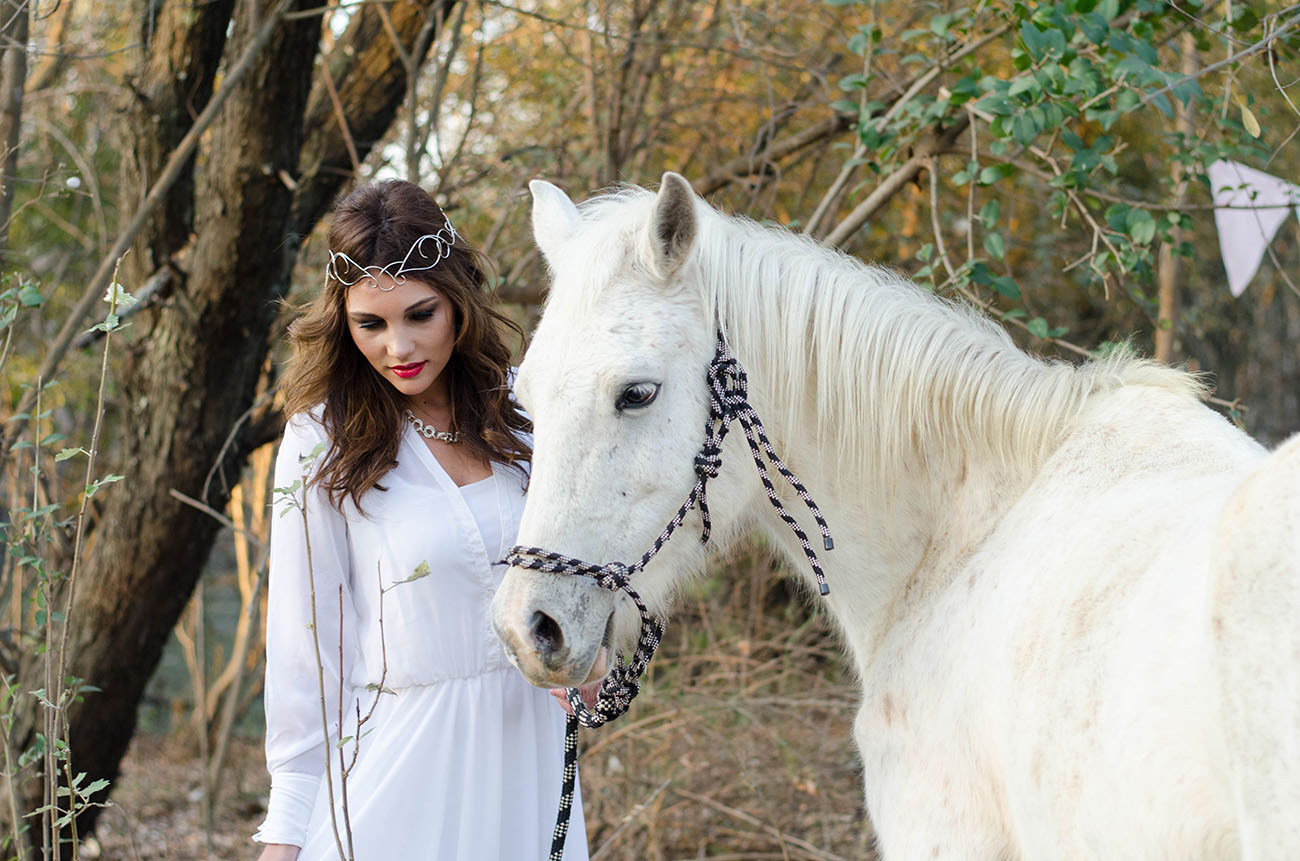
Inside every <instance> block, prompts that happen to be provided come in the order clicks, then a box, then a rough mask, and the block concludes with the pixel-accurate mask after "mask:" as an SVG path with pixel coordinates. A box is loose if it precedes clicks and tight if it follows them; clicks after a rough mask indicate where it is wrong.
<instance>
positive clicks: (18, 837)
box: [0, 677, 27, 859]
mask: <svg viewBox="0 0 1300 861" xmlns="http://www.w3.org/2000/svg"><path fill="white" fill-rule="evenodd" d="M17 694H18V686H17V685H16V684H14V679H13V678H12V677H8V678H5V679H4V702H5V715H4V736H3V738H0V742H3V743H4V757H5V783H6V784H7V786H6V788H7V789H8V790H9V799H8V801H9V825H10V827H11V828H13V849H14V852H15V854H16V855H17V856H18V858H20V859H26V858H27V841H26V839H25V838H24V834H23V828H22V821H23V820H22V818H21V817H20V816H19V815H18V792H17V789H18V787H17V784H16V782H15V780H14V778H15V777H16V776H17V771H15V769H14V751H13V746H14V745H13V739H12V738H11V737H10V731H11V730H12V729H13V725H14V711H13V710H14V705H15V699H16V697H17Z"/></svg>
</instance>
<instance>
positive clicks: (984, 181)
mask: <svg viewBox="0 0 1300 861" xmlns="http://www.w3.org/2000/svg"><path fill="white" fill-rule="evenodd" d="M1005 175H1006V174H1004V173H1003V172H1002V168H1001V166H996V167H986V168H983V169H982V170H980V185H992V184H993V183H995V182H997V181H998V180H999V179H1001V178H1002V177H1003V176H1005Z"/></svg>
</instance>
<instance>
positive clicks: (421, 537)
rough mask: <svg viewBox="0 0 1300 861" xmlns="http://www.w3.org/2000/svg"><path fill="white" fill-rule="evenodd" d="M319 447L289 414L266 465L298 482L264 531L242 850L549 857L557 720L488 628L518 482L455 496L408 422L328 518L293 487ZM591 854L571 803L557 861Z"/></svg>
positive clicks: (499, 477) (478, 859)
mask: <svg viewBox="0 0 1300 861" xmlns="http://www.w3.org/2000/svg"><path fill="white" fill-rule="evenodd" d="M326 445H328V442H327V435H326V433H325V431H324V429H323V428H322V426H321V425H320V423H319V422H318V420H317V419H316V418H315V417H313V416H308V415H299V416H295V417H294V418H293V419H292V420H291V421H290V422H289V424H288V427H287V428H286V430H285V436H284V441H283V443H282V444H281V446H280V452H279V455H278V456H277V459H276V469H275V486H276V487H277V488H281V489H283V488H290V487H294V486H295V482H299V484H298V485H297V486H296V487H295V489H294V490H293V492H292V493H287V492H285V491H283V490H280V491H277V494H276V496H277V498H276V502H275V513H276V515H277V516H276V518H275V520H274V523H273V526H272V530H271V557H270V584H269V589H270V595H269V618H268V621H267V646H266V650H267V660H266V667H267V669H266V693H265V701H266V758H267V767H268V770H269V771H270V772H271V796H270V801H269V803H268V806H267V815H266V821H265V822H263V823H262V826H261V828H259V829H258V832H257V834H256V835H254V838H253V839H254V840H257V841H260V842H262V843H288V844H293V845H298V846H302V847H303V850H302V854H301V855H300V861H321V859H336V858H339V857H340V854H339V845H340V843H341V845H342V848H343V853H344V854H343V857H344V858H347V857H352V858H355V859H356V861H389V859H403V860H404V861H416V859H457V861H498V859H499V861H506V859H510V861H529V859H544V858H546V856H547V853H548V851H549V849H550V843H551V832H552V829H553V827H554V824H555V813H556V809H557V807H558V805H559V798H560V783H561V776H562V770H563V739H564V712H563V711H562V710H561V709H560V707H559V704H558V703H557V702H556V701H555V700H554V699H553V698H552V697H551V696H550V695H549V694H547V692H546V691H543V690H541V689H538V688H535V687H533V686H532V685H530V684H528V683H527V682H526V681H525V680H524V678H523V677H522V676H521V675H520V674H519V672H518V671H517V670H515V669H514V668H513V667H512V666H511V665H510V664H509V662H508V661H507V660H506V657H505V654H504V652H503V651H502V648H501V645H500V643H499V642H498V640H497V638H496V636H495V634H494V633H493V632H492V627H491V622H490V614H489V605H490V602H491V600H492V594H493V592H494V591H495V590H496V587H497V585H498V584H499V583H500V580H501V577H502V575H503V574H504V566H502V565H496V564H493V563H494V562H496V560H498V559H501V558H502V557H503V556H504V555H505V552H506V550H507V548H508V547H509V546H510V545H511V544H513V542H514V537H515V533H516V530H517V527H518V524H519V516H520V513H521V512H522V509H523V501H524V497H523V488H524V480H523V478H522V476H520V475H519V474H518V472H517V471H515V470H513V469H510V468H508V467H504V466H502V465H500V464H495V463H494V464H493V465H492V475H491V476H490V477H489V478H486V479H484V480H482V481H480V482H476V483H474V484H470V485H467V486H465V487H457V486H456V484H455V483H454V482H453V481H452V480H451V478H450V476H448V475H447V473H446V471H444V470H443V469H442V467H441V465H440V464H439V463H438V460H437V458H435V457H434V456H433V454H432V452H430V451H429V449H428V447H427V446H426V444H425V443H424V441H423V440H422V439H420V437H418V436H417V435H416V434H415V431H414V430H412V429H411V428H409V427H407V428H406V430H405V433H404V435H403V437H402V441H401V445H400V447H399V450H398V453H397V461H398V462H397V466H396V467H394V468H393V470H392V471H391V472H389V473H388V474H387V475H385V476H384V477H383V479H382V480H381V481H380V486H381V487H383V488H384V490H383V491H379V490H377V489H376V490H371V491H370V492H368V493H366V494H365V495H363V497H362V500H361V510H358V509H357V507H356V506H355V505H353V504H352V503H351V501H346V502H345V503H344V504H343V507H342V511H340V510H339V509H337V508H334V507H333V506H331V505H330V504H329V501H328V498H327V497H326V494H325V492H324V491H323V490H321V489H319V488H317V487H312V488H310V489H308V490H306V491H305V492H304V491H303V489H302V487H303V485H304V484H305V483H306V482H305V477H309V476H310V475H311V470H312V465H313V464H314V463H315V462H316V460H317V459H318V458H319V457H320V456H322V455H323V453H324V450H325V447H326ZM304 512H305V517H304V514H303V513H304ZM304 520H305V524H306V530H305V531H304ZM309 555H310V570H311V572H312V574H313V576H314V581H315V595H316V612H317V618H316V632H317V634H318V636H319V644H320V645H319V655H320V661H319V667H320V668H321V669H322V670H323V676H324V687H325V691H326V696H325V700H326V703H327V708H326V718H325V719H326V721H327V722H328V723H329V726H330V735H331V738H330V741H329V743H328V745H327V744H326V743H325V733H324V729H323V726H322V713H321V683H320V681H319V676H320V675H321V674H322V673H321V670H318V662H317V648H316V645H315V643H314V642H313V635H312V619H311V603H312V602H311V594H312V584H311V581H310V579H309V576H308V570H309V566H308V557H309ZM426 563H427V572H428V573H427V574H424V576H418V575H419V574H423V573H424V571H425V568H424V565H425V564H426ZM413 576H414V579H411V578H412V577H413ZM403 581H405V582H403ZM381 584H382V589H381ZM381 595H382V599H381ZM381 618H382V623H381ZM340 634H341V639H340ZM340 679H342V680H343V685H342V687H343V690H342V704H343V707H342V709H340V681H339V680H340ZM381 685H382V689H383V692H382V693H380V692H379V691H378V689H379V687H380V686H381ZM372 704H373V705H374V711H373V713H371V715H370V717H369V718H368V719H367V720H366V721H365V722H364V724H363V725H362V727H361V731H360V733H358V732H357V729H356V724H357V714H358V710H359V713H360V714H361V715H362V716H363V717H364V716H365V715H366V714H367V713H368V712H370V709H371V706H372ZM340 712H342V714H343V719H342V725H343V730H342V733H341V736H342V739H343V741H342V743H341V744H340V743H339V741H338V738H339V736H340V733H339V729H338V727H339V715H340ZM340 748H341V749H342V751H343V753H344V759H345V761H346V762H347V763H352V756H353V752H354V749H355V753H356V759H355V763H352V764H351V765H350V770H349V773H348V776H347V780H346V785H344V782H343V781H342V780H341V778H340V773H339V769H340V765H339V756H338V751H339V750H340ZM327 755H328V757H329V761H330V772H331V774H330V775H329V779H326V773H325V772H326V757H327ZM344 790H346V802H347V803H346V808H347V822H346V824H345V821H344V804H343V794H344ZM331 798H333V799H334V802H333V804H331ZM331 811H332V812H333V816H331ZM349 831H350V833H351V849H349V844H348V832H349ZM336 834H337V835H338V837H337V838H336ZM587 856H588V853H587V841H586V831H585V828H584V825H583V816H582V804H581V798H580V795H579V796H576V797H575V803H574V808H573V814H572V819H571V820H570V826H569V835H568V841H567V845H566V847H565V855H564V857H565V858H566V859H569V861H583V859H586V858H587Z"/></svg>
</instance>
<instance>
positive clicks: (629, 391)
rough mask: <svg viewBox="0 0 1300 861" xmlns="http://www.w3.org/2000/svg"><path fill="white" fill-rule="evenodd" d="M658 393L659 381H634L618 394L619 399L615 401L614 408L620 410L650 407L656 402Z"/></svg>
mask: <svg viewBox="0 0 1300 861" xmlns="http://www.w3.org/2000/svg"><path fill="white" fill-rule="evenodd" d="M658 394H659V384H658V383H633V384H632V385H630V386H628V387H627V388H626V389H624V390H623V393H622V394H621V395H619V396H618V400H617V401H615V402H614V408H615V409H618V410H637V409H640V408H641V407H648V406H650V404H651V403H653V402H654V399H655V397H656V396H657V395H658Z"/></svg>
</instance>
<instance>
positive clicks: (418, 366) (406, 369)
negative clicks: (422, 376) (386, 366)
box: [391, 362, 426, 380]
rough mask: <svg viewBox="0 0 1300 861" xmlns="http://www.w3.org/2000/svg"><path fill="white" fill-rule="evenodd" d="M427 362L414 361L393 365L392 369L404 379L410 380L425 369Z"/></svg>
mask: <svg viewBox="0 0 1300 861" xmlns="http://www.w3.org/2000/svg"><path fill="white" fill-rule="evenodd" d="M425 364H426V363H425V362H413V363H411V364H409V365H393V367H392V368H391V370H392V372H393V373H394V374H397V376H399V377H401V378H402V379H404V380H408V379H410V378H411V377H414V376H416V375H418V374H419V373H420V371H423V370H424V366H425Z"/></svg>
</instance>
